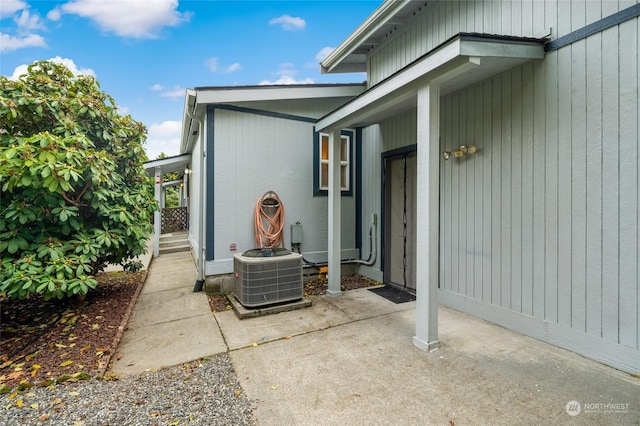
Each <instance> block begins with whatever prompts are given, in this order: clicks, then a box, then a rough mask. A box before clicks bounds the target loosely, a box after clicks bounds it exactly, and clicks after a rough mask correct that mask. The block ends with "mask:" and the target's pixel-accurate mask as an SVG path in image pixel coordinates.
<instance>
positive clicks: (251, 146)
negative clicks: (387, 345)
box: [207, 105, 357, 275]
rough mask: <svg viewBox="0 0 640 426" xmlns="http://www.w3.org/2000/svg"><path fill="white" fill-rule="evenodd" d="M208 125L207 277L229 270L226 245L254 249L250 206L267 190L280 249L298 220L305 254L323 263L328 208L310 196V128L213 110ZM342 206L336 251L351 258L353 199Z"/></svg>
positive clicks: (230, 255)
mask: <svg viewBox="0 0 640 426" xmlns="http://www.w3.org/2000/svg"><path fill="white" fill-rule="evenodd" d="M243 106H246V105H243ZM272 110H273V108H272ZM279 112H282V111H279ZM289 112H290V113H293V112H294V111H289ZM295 113H296V114H297V115H302V114H300V112H299V111H295ZM305 113H306V112H305ZM214 127H215V135H214V145H215V158H214V161H215V164H214V171H213V175H212V176H211V175H210V176H208V182H209V184H213V185H214V191H215V213H214V214H215V225H214V241H215V243H214V247H213V255H214V260H213V261H210V262H209V263H208V265H207V274H208V275H210V274H218V273H227V272H231V271H232V270H233V263H232V259H233V254H234V253H235V252H233V251H231V250H230V245H231V244H232V243H235V244H236V247H237V252H242V251H244V250H247V249H250V248H253V247H254V246H255V243H254V219H253V218H254V211H255V205H256V202H257V200H258V199H259V198H260V197H261V196H262V195H263V194H264V193H266V192H267V191H271V190H272V191H275V192H276V193H277V194H278V195H279V197H280V198H281V200H282V201H283V204H284V207H285V227H284V246H285V247H286V248H289V249H290V248H291V245H290V225H291V224H292V223H296V222H297V221H299V222H300V223H302V225H303V243H302V246H301V249H302V251H303V253H305V256H307V257H308V258H309V260H315V261H324V260H326V251H327V235H328V228H327V223H328V219H327V210H328V207H327V197H314V196H313V175H312V173H313V168H312V167H311V165H312V164H313V124H312V123H306V122H301V121H295V120H288V119H282V118H276V117H267V116H262V115H256V114H252V113H244V112H235V111H226V110H221V109H217V110H215V126H214ZM342 202H343V208H342V211H343V217H342V226H343V229H344V232H343V238H342V247H343V248H344V249H345V255H344V256H345V257H352V256H354V255H357V251H355V250H354V249H355V214H354V210H355V197H343V198H342ZM210 249H211V248H209V247H207V250H210Z"/></svg>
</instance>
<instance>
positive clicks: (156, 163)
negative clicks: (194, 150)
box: [144, 154, 191, 177]
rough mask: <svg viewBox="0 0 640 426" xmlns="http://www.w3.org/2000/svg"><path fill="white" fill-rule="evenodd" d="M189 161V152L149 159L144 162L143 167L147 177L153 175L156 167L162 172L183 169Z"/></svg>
mask: <svg viewBox="0 0 640 426" xmlns="http://www.w3.org/2000/svg"><path fill="white" fill-rule="evenodd" d="M190 163H191V154H182V155H176V156H173V157H166V158H161V159H159V160H151V161H147V162H146V163H144V169H145V170H146V172H147V175H148V176H149V177H153V176H154V175H155V172H156V168H158V167H159V168H160V170H161V172H162V174H163V175H164V174H167V173H176V172H182V171H184V170H185V169H186V168H187V167H188V166H189V164H190Z"/></svg>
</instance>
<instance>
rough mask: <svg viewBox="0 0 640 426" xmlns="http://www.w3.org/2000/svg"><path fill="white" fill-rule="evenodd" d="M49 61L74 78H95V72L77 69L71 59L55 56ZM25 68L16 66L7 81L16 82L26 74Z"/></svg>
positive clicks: (89, 69) (88, 69) (24, 65)
mask: <svg viewBox="0 0 640 426" xmlns="http://www.w3.org/2000/svg"><path fill="white" fill-rule="evenodd" d="M3 46H4V44H3ZM49 61H51V62H55V63H57V64H62V65H64V66H65V67H67V68H68V69H69V71H71V72H72V73H73V75H75V76H78V75H90V76H93V77H95V76H96V72H95V71H94V70H92V69H91V68H78V66H77V65H76V64H75V62H73V59H69V58H61V57H60V56H56V57H55V58H51V59H49ZM27 67H28V65H26V64H22V65H18V66H17V67H16V68H15V69H14V70H13V74H12V75H11V77H9V79H11V80H17V79H18V78H19V77H20V76H21V75H22V74H26V73H27Z"/></svg>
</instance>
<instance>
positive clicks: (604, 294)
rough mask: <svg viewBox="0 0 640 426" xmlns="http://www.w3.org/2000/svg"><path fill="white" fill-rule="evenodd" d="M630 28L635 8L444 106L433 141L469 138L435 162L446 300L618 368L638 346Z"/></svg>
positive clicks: (635, 25)
mask: <svg viewBox="0 0 640 426" xmlns="http://www.w3.org/2000/svg"><path fill="white" fill-rule="evenodd" d="M639 39H640V28H639V20H638V19H633V20H631V21H628V22H626V23H624V24H622V25H620V26H618V27H613V28H611V29H609V30H606V31H604V32H603V33H601V34H596V35H594V36H591V37H589V38H587V39H585V40H582V41H580V42H578V43H574V44H573V45H572V46H569V47H567V48H564V49H560V50H558V51H555V52H551V53H549V54H548V55H547V57H546V59H545V60H544V61H537V62H533V63H529V64H526V65H524V66H521V67H518V68H515V69H513V70H511V71H508V72H506V73H503V74H501V75H498V76H496V77H494V78H491V79H489V80H487V81H484V82H482V83H480V84H478V85H475V86H473V87H469V88H466V89H464V90H461V91H459V92H456V93H453V94H450V95H447V96H445V97H443V99H442V107H441V111H442V116H441V144H442V147H441V148H442V150H453V149H455V148H456V147H458V146H460V145H470V144H474V145H476V146H477V147H478V152H477V153H476V154H474V155H473V156H467V157H463V158H462V159H455V158H452V159H450V160H449V161H444V160H443V161H442V164H441V213H440V214H441V231H440V239H441V247H442V249H441V253H440V256H441V266H440V268H441V271H440V274H441V275H440V276H441V281H440V285H441V290H442V293H441V294H442V295H443V300H444V301H451V300H453V304H454V306H458V307H464V308H466V309H467V310H469V311H470V312H472V313H474V314H478V315H480V316H484V317H485V318H487V319H493V320H496V321H497V322H501V323H503V324H505V325H507V326H513V327H514V328H516V329H519V330H521V331H523V332H526V333H528V334H531V335H533V336H534V337H537V338H540V339H543V340H546V341H549V342H551V343H554V344H557V345H559V346H563V347H566V348H569V349H572V350H576V351H577V352H580V353H583V354H585V355H587V356H591V357H594V358H596V359H599V360H601V361H603V362H606V363H609V364H611V365H614V366H617V367H619V368H622V369H626V370H629V369H630V367H629V365H634V361H632V360H633V359H636V361H635V367H631V368H636V369H637V368H638V367H637V365H638V363H637V357H638V352H637V350H638V349H639V348H640V339H639V333H640V318H639V315H638V312H639V309H640V300H639V271H638V264H639V261H640V235H639V222H640V214H639V210H640V204H639V199H640V197H639V189H638V188H639V176H640V158H639V152H640V149H639V142H638V141H639V139H640V132H639V125H638V122H639V120H638V110H639V109H640V104H639V101H638V97H639V93H640V92H639V88H640V72H639V59H638V43H639ZM605 47H606V48H605ZM470 129H473V131H472V132H470V131H469V130H470ZM460 297H461V298H460ZM463 299H464V302H462V300H463ZM474 301H475V302H474ZM496 307H497V309H496ZM509 312H513V313H515V314H516V315H513V314H510V313H509ZM625 347H626V348H631V349H632V350H635V352H633V351H627V350H625V349H624V348H625ZM621 353H622V355H620V354H621ZM634 354H635V355H634Z"/></svg>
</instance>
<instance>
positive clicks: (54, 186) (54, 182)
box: [48, 179, 58, 192]
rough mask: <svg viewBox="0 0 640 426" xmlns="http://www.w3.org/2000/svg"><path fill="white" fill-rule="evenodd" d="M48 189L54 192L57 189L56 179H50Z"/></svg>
mask: <svg viewBox="0 0 640 426" xmlns="http://www.w3.org/2000/svg"><path fill="white" fill-rule="evenodd" d="M48 189H49V192H56V191H57V190H58V181H57V180H56V179H52V180H51V183H50V184H49V186H48Z"/></svg>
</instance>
